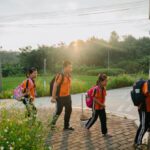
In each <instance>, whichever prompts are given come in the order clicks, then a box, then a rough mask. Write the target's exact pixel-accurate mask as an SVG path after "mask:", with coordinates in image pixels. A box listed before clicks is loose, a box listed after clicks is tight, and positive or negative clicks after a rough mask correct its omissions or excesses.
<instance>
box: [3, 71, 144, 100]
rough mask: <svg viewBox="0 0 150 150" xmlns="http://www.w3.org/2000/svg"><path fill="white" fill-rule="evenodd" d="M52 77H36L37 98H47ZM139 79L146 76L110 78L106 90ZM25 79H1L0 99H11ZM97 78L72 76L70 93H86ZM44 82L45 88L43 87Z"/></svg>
mask: <svg viewBox="0 0 150 150" xmlns="http://www.w3.org/2000/svg"><path fill="white" fill-rule="evenodd" d="M53 77H54V76H53V75H49V76H38V78H37V80H36V84H37V96H38V97H41V96H49V83H50V81H51V79H52V78H53ZM139 78H144V79H146V78H147V75H143V74H138V75H126V74H123V75H118V76H110V77H109V80H108V86H107V89H115V88H121V87H127V86H131V85H133V83H134V82H135V81H136V80H138V79H139ZM24 79H25V78H24V77H7V78H3V91H2V92H1V93H0V98H3V99H5V98H11V97H12V95H13V94H12V93H13V89H15V88H16V87H17V86H18V85H19V84H20V83H21V82H22V81H23V80H24ZM96 80H97V76H87V75H73V81H72V88H71V93H72V94H75V93H82V92H86V91H87V90H88V89H89V88H90V87H92V86H93V85H95V83H96ZM44 81H46V86H44Z"/></svg>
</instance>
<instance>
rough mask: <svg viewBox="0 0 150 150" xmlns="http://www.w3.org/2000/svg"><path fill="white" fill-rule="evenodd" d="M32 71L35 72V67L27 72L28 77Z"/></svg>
mask: <svg viewBox="0 0 150 150" xmlns="http://www.w3.org/2000/svg"><path fill="white" fill-rule="evenodd" d="M34 71H37V69H36V68H35V67H32V68H30V69H29V70H28V73H27V74H28V75H30V74H32V73H33V72H34Z"/></svg>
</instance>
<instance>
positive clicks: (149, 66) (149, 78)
mask: <svg viewBox="0 0 150 150" xmlns="http://www.w3.org/2000/svg"><path fill="white" fill-rule="evenodd" d="M149 79H150V58H149Z"/></svg>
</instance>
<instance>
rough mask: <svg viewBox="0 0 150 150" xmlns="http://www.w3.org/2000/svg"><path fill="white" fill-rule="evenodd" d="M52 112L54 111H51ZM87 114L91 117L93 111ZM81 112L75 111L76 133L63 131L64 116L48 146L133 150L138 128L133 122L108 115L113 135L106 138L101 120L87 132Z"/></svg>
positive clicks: (63, 149)
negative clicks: (81, 118)
mask: <svg viewBox="0 0 150 150" xmlns="http://www.w3.org/2000/svg"><path fill="white" fill-rule="evenodd" d="M51 112H52V111H51ZM85 114H86V115H87V116H88V117H90V116H91V111H89V110H86V112H85ZM80 115H81V110H80V109H73V113H72V116H71V126H73V127H74V128H75V131H63V116H64V115H63V114H62V115H61V116H60V118H59V120H58V122H57V129H56V131H52V133H49V136H48V138H47V141H46V144H47V145H49V146H52V149H54V150H127V149H128V150H132V149H133V148H132V145H133V140H134V137H135V132H136V127H135V124H134V121H133V120H129V119H125V118H122V117H117V116H114V115H111V114H107V118H108V121H107V122H108V131H109V134H111V135H112V137H110V138H106V137H105V138H104V137H103V136H102V134H101V132H100V124H99V120H97V122H96V124H95V125H94V126H93V127H92V128H91V129H90V131H87V130H85V129H84V127H83V123H82V122H81V121H80Z"/></svg>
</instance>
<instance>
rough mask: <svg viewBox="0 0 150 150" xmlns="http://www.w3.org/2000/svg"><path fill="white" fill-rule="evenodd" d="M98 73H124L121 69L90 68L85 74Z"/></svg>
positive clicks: (113, 74) (112, 74)
mask: <svg viewBox="0 0 150 150" xmlns="http://www.w3.org/2000/svg"><path fill="white" fill-rule="evenodd" d="M99 73H105V74H107V75H108V76H116V75H120V74H123V73H124V70H123V69H118V68H114V69H91V70H88V71H87V75H94V76H97V75H98V74H99Z"/></svg>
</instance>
